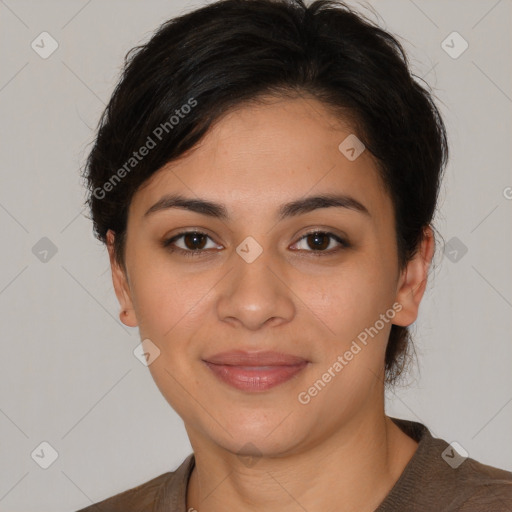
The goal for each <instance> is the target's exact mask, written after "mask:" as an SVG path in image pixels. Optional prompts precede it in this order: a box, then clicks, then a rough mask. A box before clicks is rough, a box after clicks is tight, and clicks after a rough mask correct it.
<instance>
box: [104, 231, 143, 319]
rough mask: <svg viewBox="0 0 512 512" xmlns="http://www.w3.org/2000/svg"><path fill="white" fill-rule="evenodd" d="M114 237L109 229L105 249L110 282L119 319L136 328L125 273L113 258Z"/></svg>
mask: <svg viewBox="0 0 512 512" xmlns="http://www.w3.org/2000/svg"><path fill="white" fill-rule="evenodd" d="M114 237H115V233H114V232H113V231H112V230H111V229H109V230H108V231H107V249H108V255H109V258H110V269H111V271H112V282H113V284H114V290H115V292H116V297H117V300H118V301H119V304H120V306H121V312H120V313H119V319H120V320H121V322H123V324H125V325H127V326H128V327H137V325H138V323H137V317H136V316H135V310H134V308H133V302H132V297H131V291H130V285H129V282H128V278H127V276H126V273H125V271H124V270H123V269H122V268H121V266H120V265H119V263H118V262H117V261H116V259H115V257H114Z"/></svg>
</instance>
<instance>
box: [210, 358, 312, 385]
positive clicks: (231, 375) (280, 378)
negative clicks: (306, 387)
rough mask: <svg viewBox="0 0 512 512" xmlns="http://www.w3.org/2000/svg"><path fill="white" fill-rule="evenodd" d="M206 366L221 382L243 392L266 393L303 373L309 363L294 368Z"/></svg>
mask: <svg viewBox="0 0 512 512" xmlns="http://www.w3.org/2000/svg"><path fill="white" fill-rule="evenodd" d="M205 363H206V366H208V368H210V370H211V371H212V372H213V373H214V375H215V376H216V377H217V378H218V379H220V380H221V381H223V382H225V383H226V384H229V385H230V386H232V387H234V388H237V389H240V390H242V391H253V392H254V391H266V390H267V389H270V388H273V387H275V386H278V385H279V384H283V383H284V382H286V381H288V380H290V379H291V378H292V377H294V376H295V375H297V374H298V373H299V372H301V371H302V370H303V369H304V368H305V367H306V366H307V364H308V363H307V361H304V362H303V363H301V364H296V365H292V366H231V365H221V364H213V363H209V362H208V361H205Z"/></svg>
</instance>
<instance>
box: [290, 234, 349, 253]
mask: <svg viewBox="0 0 512 512" xmlns="http://www.w3.org/2000/svg"><path fill="white" fill-rule="evenodd" d="M303 241H304V242H305V243H306V244H307V245H308V246H309V247H312V248H313V250H312V251H310V250H308V249H300V248H299V250H306V252H311V253H313V254H314V255H315V256H324V255H329V254H333V253H336V252H338V251H340V250H341V249H344V248H348V247H350V244H349V243H348V242H347V241H346V240H344V239H343V238H341V237H339V236H338V235H335V234H334V233H329V232H326V231H319V230H316V231H311V232H309V233H306V234H305V235H304V236H303V237H302V238H300V239H299V241H298V242H296V244H295V245H297V244H300V243H301V242H303ZM332 243H334V246H336V243H337V244H338V247H337V248H336V247H335V248H334V249H333V248H332ZM329 248H330V249H329ZM327 249H329V250H327ZM315 253H316V254H315Z"/></svg>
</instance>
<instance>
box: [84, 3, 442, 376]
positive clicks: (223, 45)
mask: <svg viewBox="0 0 512 512" xmlns="http://www.w3.org/2000/svg"><path fill="white" fill-rule="evenodd" d="M415 78H417V77H415V75H413V74H412V73H411V72H410V71H409V64H408V59H407V56H406V54H405V51H404V49H403V48H402V46H401V44H400V43H399V42H398V40H397V39H396V38H395V37H393V36H392V35H391V34H389V33H388V32H386V31H385V30H383V29H381V28H379V27H378V26H377V25H376V24H374V23H373V22H371V21H370V20H368V19H367V18H366V17H364V16H363V15H362V14H360V13H356V12H355V11H353V10H352V9H351V8H350V7H348V6H347V5H346V4H344V3H342V2H339V1H334V0H316V1H314V2H313V3H311V4H310V5H309V6H307V5H306V4H305V3H304V1H303V0H220V1H216V2H214V3H211V4H209V5H206V6H204V7H202V8H199V9H197V10H194V11H192V12H189V13H186V14H184V15H181V16H179V17H176V18H173V19H170V20H168V21H167V22H165V23H163V24H162V25H161V26H160V27H159V28H158V30H157V31H156V32H155V33H154V35H153V36H152V37H151V38H150V40H149V41H148V42H147V43H145V44H142V45H140V46H136V47H134V48H132V49H131V50H130V51H129V52H128V53H127V54H126V56H125V61H124V68H123V71H122V75H121V77H120V80H119V82H118V84H117V86H116V87H115V90H114V92H113V94H112V96H111V99H110V101H109V103H108V105H107V107H106V109H105V111H104V112H103V114H102V116H101V118H100V121H99V123H98V126H97V134H96V137H95V140H94V145H93V148H92V150H91V152H90V153H89V156H88V158H87V162H86V166H85V169H84V171H83V176H84V178H85V181H86V185H87V188H88V198H87V205H88V206H89V208H90V212H91V216H92V220H93V224H94V234H95V236H96V237H97V238H98V239H99V240H101V241H102V242H103V243H106V233H107V231H108V230H109V229H111V230H112V231H114V233H115V240H114V254H115V258H116V261H117V262H118V263H119V264H120V265H121V266H123V268H125V267H124V250H125V235H126V226H127V216H128V208H129V205H130V202H131V199H132V197H133V195H134V193H135V192H136V191H137V190H138V189H139V187H140V186H141V185H142V184H143V183H144V182H145V181H146V180H148V178H150V177H151V176H152V175H153V174H154V173H155V172H156V171H158V170H159V169H160V168H162V167H163V166H164V165H165V164H167V163H169V162H171V161H173V160H177V159H178V158H182V157H183V156H184V155H185V154H186V153H187V151H189V150H191V149H193V148H194V146H195V145H196V144H197V143H198V142H199V141H200V140H201V139H202V138H203V137H204V135H205V134H206V133H207V132H208V130H209V129H210V128H211V127H212V125H213V123H215V122H217V121H218V120H219V119H220V118H221V117H222V115H224V114H226V113H227V112H229V111H231V110H233V109H235V108H239V107H243V106H244V105H245V104H247V103H249V102H254V101H262V98H263V97H264V96H272V97H277V98H293V97H303V96H307V97H311V98H314V99H317V100H319V101H320V102H322V103H323V104H324V105H325V106H327V107H328V108H329V109H330V111H331V112H333V114H335V115H336V116H338V118H339V119H340V120H341V121H347V120H348V121H349V122H350V123H351V127H354V129H355V130H356V133H357V137H358V138H359V139H360V140H361V141H362V142H363V144H364V145H365V147H366V149H367V150H368V151H370V153H371V154H372V156H373V157H374V160H375V161H376V162H377V166H378V168H379V174H380V176H381V178H382V183H383V186H384V187H385V190H386V192H387V193H388V194H389V195H390V197H391V199H392V203H393V209H394V214H395V231H396V241H397V248H398V260H399V261H398V262H397V264H398V266H399V268H400V269H403V268H404V267H405V265H406V263H407V262H408V261H409V260H410V259H411V258H412V257H413V256H414V255H415V254H416V252H417V250H418V248H419V244H420V243H421V241H422V240H423V238H424V236H425V228H426V227H428V226H431V222H432V219H433V216H434V213H435V209H436V205H437V198H438V193H439V187H440V182H441V177H442V173H443V170H444V167H445V165H446V162H447V159H448V144H447V137H446V131H445V127H444V124H443V121H442V118H441V115H440V113H439V111H438V109H437V108H436V105H435V103H434V101H433V99H432V96H431V93H430V91H429V88H428V85H427V87H426V88H425V87H423V86H422V85H420V84H419V83H418V81H417V80H415ZM161 141H163V142H161ZM144 146H145V147H146V151H145V152H143V151H142V148H143V147H144ZM139 149H140V151H141V155H142V153H144V154H145V156H143V157H140V155H137V156H135V155H134V152H137V151H139ZM410 345H411V340H410V333H409V330H408V328H407V327H402V326H397V325H393V326H392V328H391V332H390V336H389V341H388V345H387V349H386V354H385V379H386V383H387V384H392V383H395V381H396V380H397V378H398V377H399V376H400V375H401V374H402V372H403V370H404V369H405V368H406V366H407V363H408V360H409V354H410V353H409V349H410Z"/></svg>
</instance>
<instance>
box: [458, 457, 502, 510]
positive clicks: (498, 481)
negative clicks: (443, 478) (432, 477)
mask: <svg viewBox="0 0 512 512" xmlns="http://www.w3.org/2000/svg"><path fill="white" fill-rule="evenodd" d="M457 469H458V470H456V471H455V472H454V473H453V474H454V478H453V480H454V483H455V485H454V487H455V489H460V490H461V496H462V500H461V503H460V506H459V508H458V509H457V510H458V511H460V512H475V511H481V512H510V511H511V510H512V473H511V472H509V471H505V470H503V469H499V468H496V467H493V466H488V465H486V464H482V463H480V462H478V461H476V460H474V459H471V458H467V459H466V460H465V461H464V462H463V464H461V466H460V467H459V468H457Z"/></svg>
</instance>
